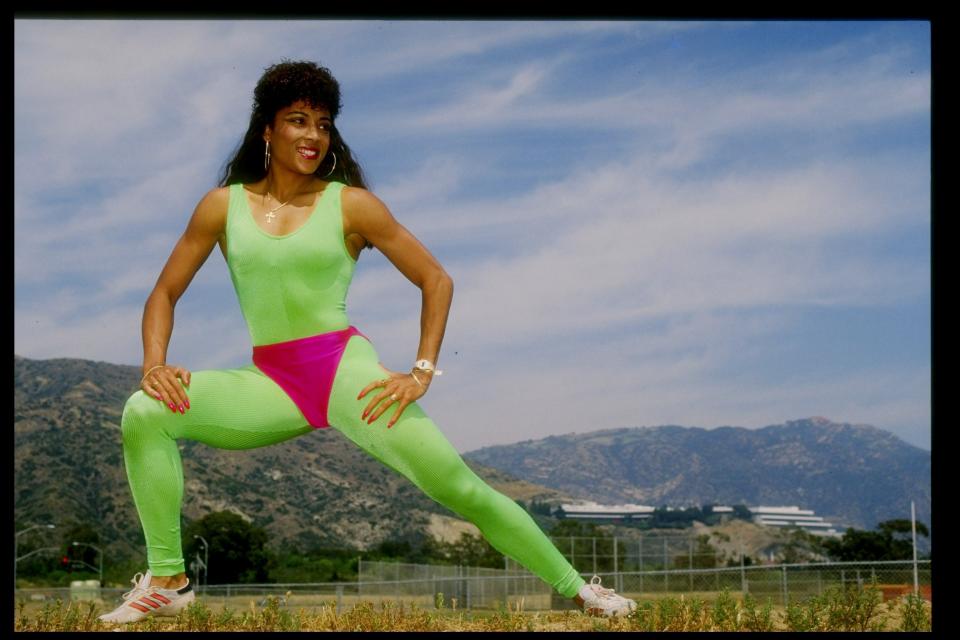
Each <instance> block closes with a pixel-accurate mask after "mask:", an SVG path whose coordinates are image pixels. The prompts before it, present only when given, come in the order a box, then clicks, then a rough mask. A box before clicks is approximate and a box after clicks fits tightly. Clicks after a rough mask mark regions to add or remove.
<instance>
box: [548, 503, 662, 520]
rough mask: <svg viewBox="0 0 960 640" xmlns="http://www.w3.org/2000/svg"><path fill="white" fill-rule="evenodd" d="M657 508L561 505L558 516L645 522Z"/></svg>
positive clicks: (593, 504)
mask: <svg viewBox="0 0 960 640" xmlns="http://www.w3.org/2000/svg"><path fill="white" fill-rule="evenodd" d="M654 509H655V507H648V506H645V505H642V504H615V505H606V504H597V503H596V502H581V503H577V504H561V505H560V507H559V508H558V513H557V515H558V516H559V517H561V518H571V519H574V518H579V519H582V520H587V519H589V520H643V519H645V518H649V517H651V516H652V515H653V512H654Z"/></svg>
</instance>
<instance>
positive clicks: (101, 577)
mask: <svg viewBox="0 0 960 640" xmlns="http://www.w3.org/2000/svg"><path fill="white" fill-rule="evenodd" d="M72 546H74V547H78V546H84V547H90V548H91V549H96V550H97V553H99V554H100V586H101V587H102V586H103V549H101V548H100V547H98V546H97V545H95V544H90V543H89V542H74V543H73V545H72ZM84 564H86V563H84Z"/></svg>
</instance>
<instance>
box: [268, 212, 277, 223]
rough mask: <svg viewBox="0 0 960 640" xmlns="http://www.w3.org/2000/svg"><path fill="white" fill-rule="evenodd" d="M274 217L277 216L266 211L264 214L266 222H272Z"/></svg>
mask: <svg viewBox="0 0 960 640" xmlns="http://www.w3.org/2000/svg"><path fill="white" fill-rule="evenodd" d="M276 217H277V214H275V213H274V212H273V211H267V213H266V218H267V222H273V219H274V218H276Z"/></svg>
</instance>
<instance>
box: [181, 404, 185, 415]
mask: <svg viewBox="0 0 960 640" xmlns="http://www.w3.org/2000/svg"><path fill="white" fill-rule="evenodd" d="M180 413H186V411H184V410H183V405H180Z"/></svg>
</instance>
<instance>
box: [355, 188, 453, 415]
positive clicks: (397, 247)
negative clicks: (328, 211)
mask: <svg viewBox="0 0 960 640" xmlns="http://www.w3.org/2000/svg"><path fill="white" fill-rule="evenodd" d="M341 202H342V205H343V216H344V227H345V229H344V233H345V234H346V235H349V234H350V233H358V234H360V235H361V236H362V237H363V238H364V239H365V240H367V241H369V242H370V243H371V244H372V245H373V246H375V247H376V248H377V249H379V250H380V251H381V252H382V253H383V255H385V256H386V257H387V259H388V260H390V262H391V263H393V265H394V266H395V267H396V268H397V269H398V270H399V271H400V273H402V274H403V275H404V276H406V278H407V279H408V280H409V281H410V282H412V283H413V284H415V285H417V287H419V289H420V291H421V292H422V296H423V302H422V306H421V311H420V345H419V347H418V349H417V360H420V359H427V360H430V361H431V362H433V363H434V366H436V363H437V358H438V356H439V355H440V344H441V343H442V342H443V334H444V331H445V330H446V326H447V316H448V315H449V312H450V302H451V301H452V300H453V279H452V278H451V277H450V276H449V275H448V274H447V272H446V271H444V269H443V267H442V266H440V263H439V262H438V261H437V259H436V258H434V257H433V255H432V254H431V253H430V252H429V251H428V250H427V248H426V247H425V246H423V244H422V243H421V242H420V241H419V240H417V239H416V238H415V237H414V235H413V234H412V233H410V232H409V231H408V230H407V229H406V228H405V227H404V226H403V225H401V224H400V223H399V222H397V220H396V218H394V217H393V215H392V214H391V213H390V210H389V209H387V207H386V205H385V204H383V202H381V201H380V199H379V198H377V197H376V196H375V195H373V194H372V193H370V192H369V191H367V190H365V189H358V188H354V187H344V189H343V192H342V195H341ZM389 373H390V377H389V378H386V379H383V380H377V381H375V382H373V383H371V384H369V385H367V386H366V387H365V388H364V389H363V390H362V391H361V392H360V395H359V396H358V398H362V397H363V396H364V395H366V394H367V393H368V392H369V391H371V390H373V389H376V388H380V387H382V388H383V390H382V391H381V392H380V393H379V394H378V395H377V396H376V397H374V398H373V399H372V400H371V401H370V403H369V404H368V405H367V408H366V409H365V410H364V412H363V417H364V418H367V417H368V415H369V420H368V422H373V421H374V420H376V419H377V418H379V417H380V415H381V414H383V412H384V411H386V410H387V409H388V408H389V407H390V405H391V404H392V403H393V402H397V403H398V404H399V406H398V407H397V409H396V412H395V413H394V414H393V417H392V418H391V419H390V422H389V424H388V425H387V426H388V427H392V426H393V424H394V423H395V422H396V421H397V419H398V418H399V417H400V414H401V413H403V410H404V409H405V408H406V407H407V405H408V404H410V403H411V402H413V401H415V400H416V399H417V398H419V397H420V396H422V395H423V394H424V393H426V391H427V388H428V387H429V385H430V380H431V378H432V375H433V374H432V373H425V372H423V371H419V370H418V371H417V372H416V373H415V374H414V373H413V372H412V367H411V372H410V373H398V372H389ZM394 395H395V396H396V398H395V399H394V398H393V396H394ZM385 398H386V399H389V400H390V401H389V402H381V400H383V399H385ZM378 403H379V406H377V405H378ZM371 412H372V413H371Z"/></svg>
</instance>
